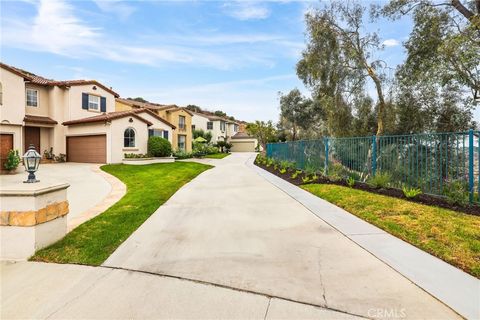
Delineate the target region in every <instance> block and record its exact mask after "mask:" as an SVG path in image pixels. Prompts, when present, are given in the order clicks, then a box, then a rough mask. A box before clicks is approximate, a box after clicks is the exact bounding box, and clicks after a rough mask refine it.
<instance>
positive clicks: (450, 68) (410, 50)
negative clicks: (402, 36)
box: [377, 0, 480, 100]
mask: <svg viewBox="0 0 480 320" xmlns="http://www.w3.org/2000/svg"><path fill="white" fill-rule="evenodd" d="M377 12H378V13H382V14H384V15H385V16H387V17H390V18H392V19H398V18H400V17H402V16H404V15H411V16H412V18H413V23H414V27H413V30H412V33H411V34H410V37H409V39H408V40H407V42H406V43H405V47H406V49H407V59H406V62H405V64H404V68H405V69H406V73H408V74H410V76H411V78H412V81H417V82H418V81H425V80H427V81H428V80H430V79H431V78H437V79H438V80H439V82H438V83H439V85H440V86H443V85H445V84H446V83H449V82H450V83H451V82H457V83H458V84H459V85H462V86H465V87H466V88H468V89H469V90H470V91H471V96H472V98H473V100H479V99H480V0H474V1H460V0H450V1H447V0H445V1H442V2H439V1H431V0H391V1H390V2H389V3H388V4H387V5H385V6H384V7H383V8H381V10H379V11H378V10H377Z"/></svg>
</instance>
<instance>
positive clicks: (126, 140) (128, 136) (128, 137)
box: [123, 128, 135, 148]
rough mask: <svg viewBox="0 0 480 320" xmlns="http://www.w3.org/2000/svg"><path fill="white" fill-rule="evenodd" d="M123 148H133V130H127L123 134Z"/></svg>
mask: <svg viewBox="0 0 480 320" xmlns="http://www.w3.org/2000/svg"><path fill="white" fill-rule="evenodd" d="M123 147H124V148H133V147H135V130H134V129H133V128H127V129H126V130H125V131H124V132H123Z"/></svg>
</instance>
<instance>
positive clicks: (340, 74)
mask: <svg viewBox="0 0 480 320" xmlns="http://www.w3.org/2000/svg"><path fill="white" fill-rule="evenodd" d="M365 11H366V10H365V7H363V6H362V5H360V4H359V3H357V2H351V1H347V2H344V1H342V2H340V1H335V2H332V3H331V4H330V5H325V7H324V8H323V9H316V10H315V11H313V12H310V13H308V14H307V15H306V23H307V34H308V43H307V48H306V49H305V50H304V51H303V53H302V59H301V60H300V61H299V62H298V64H297V74H298V76H299V77H300V79H302V80H303V82H304V83H305V85H307V86H309V87H311V88H312V89H313V90H314V93H315V97H316V98H317V99H318V100H319V101H320V104H321V105H323V106H324V107H325V108H326V109H328V110H329V112H327V114H328V115H330V117H331V116H332V115H333V116H334V117H335V116H336V114H335V112H336V111H341V112H342V111H343V114H345V107H344V106H345V105H348V104H349V101H348V99H349V98H352V97H354V96H355V95H356V94H359V93H360V92H363V91H364V87H365V84H366V82H367V80H368V79H369V80H370V81H371V82H372V83H373V85H374V87H375V90H376V95H377V97H376V98H377V101H378V107H377V109H378V110H377V135H382V134H383V133H384V123H383V119H384V118H385V112H386V103H385V95H384V85H385V78H386V76H385V69H386V64H385V62H383V61H382V60H379V59H376V58H375V56H376V55H375V53H376V52H378V51H379V50H382V48H383V46H382V45H381V44H380V40H379V37H378V35H377V34H376V33H375V32H372V33H369V32H364V31H363V30H364V28H363V27H364V19H365V18H366V17H365ZM328 115H327V116H328Z"/></svg>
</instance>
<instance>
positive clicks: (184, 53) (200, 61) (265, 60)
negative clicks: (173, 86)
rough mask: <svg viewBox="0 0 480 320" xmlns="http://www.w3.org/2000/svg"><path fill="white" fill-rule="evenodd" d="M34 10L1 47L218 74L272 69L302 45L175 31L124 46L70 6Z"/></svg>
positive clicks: (14, 23) (56, 1)
mask: <svg viewBox="0 0 480 320" xmlns="http://www.w3.org/2000/svg"><path fill="white" fill-rule="evenodd" d="M102 3H103V2H102ZM102 5H103V4H102ZM34 6H35V7H36V8H37V14H36V16H34V17H33V18H30V19H28V18H26V17H15V16H10V17H9V18H6V19H4V20H3V21H2V35H3V37H2V39H1V45H2V46H10V47H17V48H22V49H25V50H29V51H41V52H51V53H55V54H59V55H64V56H69V57H72V58H78V59H85V58H100V59H105V60H112V61H119V62H126V63H134V64H144V65H151V66H162V65H166V64H168V63H178V64H189V65H193V66H195V67H205V66H206V67H212V68H215V69H220V70H230V69H238V68H241V67H245V66H248V67H252V66H258V65H260V66H264V67H268V68H271V67H273V66H275V63H276V61H277V59H278V52H282V55H283V56H284V57H285V56H286V57H289V58H292V57H294V56H295V55H296V53H298V52H299V48H300V44H299V43H296V42H293V41H289V40H288V39H285V38H283V37H282V36H279V35H275V34H251V33H249V34H225V33H212V32H208V33H205V34H193V35H185V34H178V33H174V34H172V35H168V34H165V35H162V36H161V38H155V36H152V37H151V38H148V36H146V37H145V36H144V35H139V37H138V38H133V39H132V38H129V39H128V40H126V41H124V42H123V41H122V40H118V39H116V40H114V38H113V37H110V36H108V35H107V34H106V33H105V30H103V29H101V28H98V27H94V26H92V25H90V24H89V23H88V22H87V21H85V20H82V19H81V18H80V17H79V16H77V15H78V11H77V10H76V8H75V7H74V6H73V4H72V3H69V2H67V1H62V0H51V1H49V0H41V1H39V2H38V3H35V4H34ZM31 21H33V23H32V22H31ZM146 39H147V40H148V41H146ZM238 44H240V46H238Z"/></svg>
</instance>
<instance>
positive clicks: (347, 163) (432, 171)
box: [267, 130, 480, 202]
mask: <svg viewBox="0 0 480 320" xmlns="http://www.w3.org/2000/svg"><path fill="white" fill-rule="evenodd" d="M479 136H480V131H473V130H470V131H467V132H450V133H422V134H410V135H394V136H393V135H392V136H378V137H377V136H369V137H349V138H331V137H326V138H323V139H319V140H301V141H290V142H281V143H269V144H268V145H267V156H268V157H271V158H274V159H277V160H287V161H291V162H295V164H296V167H297V168H299V169H302V170H315V171H322V172H324V173H326V174H329V175H335V174H337V175H342V176H343V177H345V176H352V177H354V178H355V179H356V180H357V181H362V182H365V181H367V180H368V179H369V178H370V177H371V176H374V175H376V174H378V173H388V174H389V175H390V177H391V180H390V181H391V182H390V183H391V186H392V187H396V188H402V187H403V186H408V187H414V188H420V189H421V190H422V191H423V192H424V193H427V194H433V195H444V194H445V190H446V189H448V188H450V187H451V185H452V183H456V184H457V186H458V184H461V185H463V186H464V188H465V192H466V193H468V196H469V198H470V202H480V199H479V196H478V195H479V193H480V174H479V173H480V139H479Z"/></svg>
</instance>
